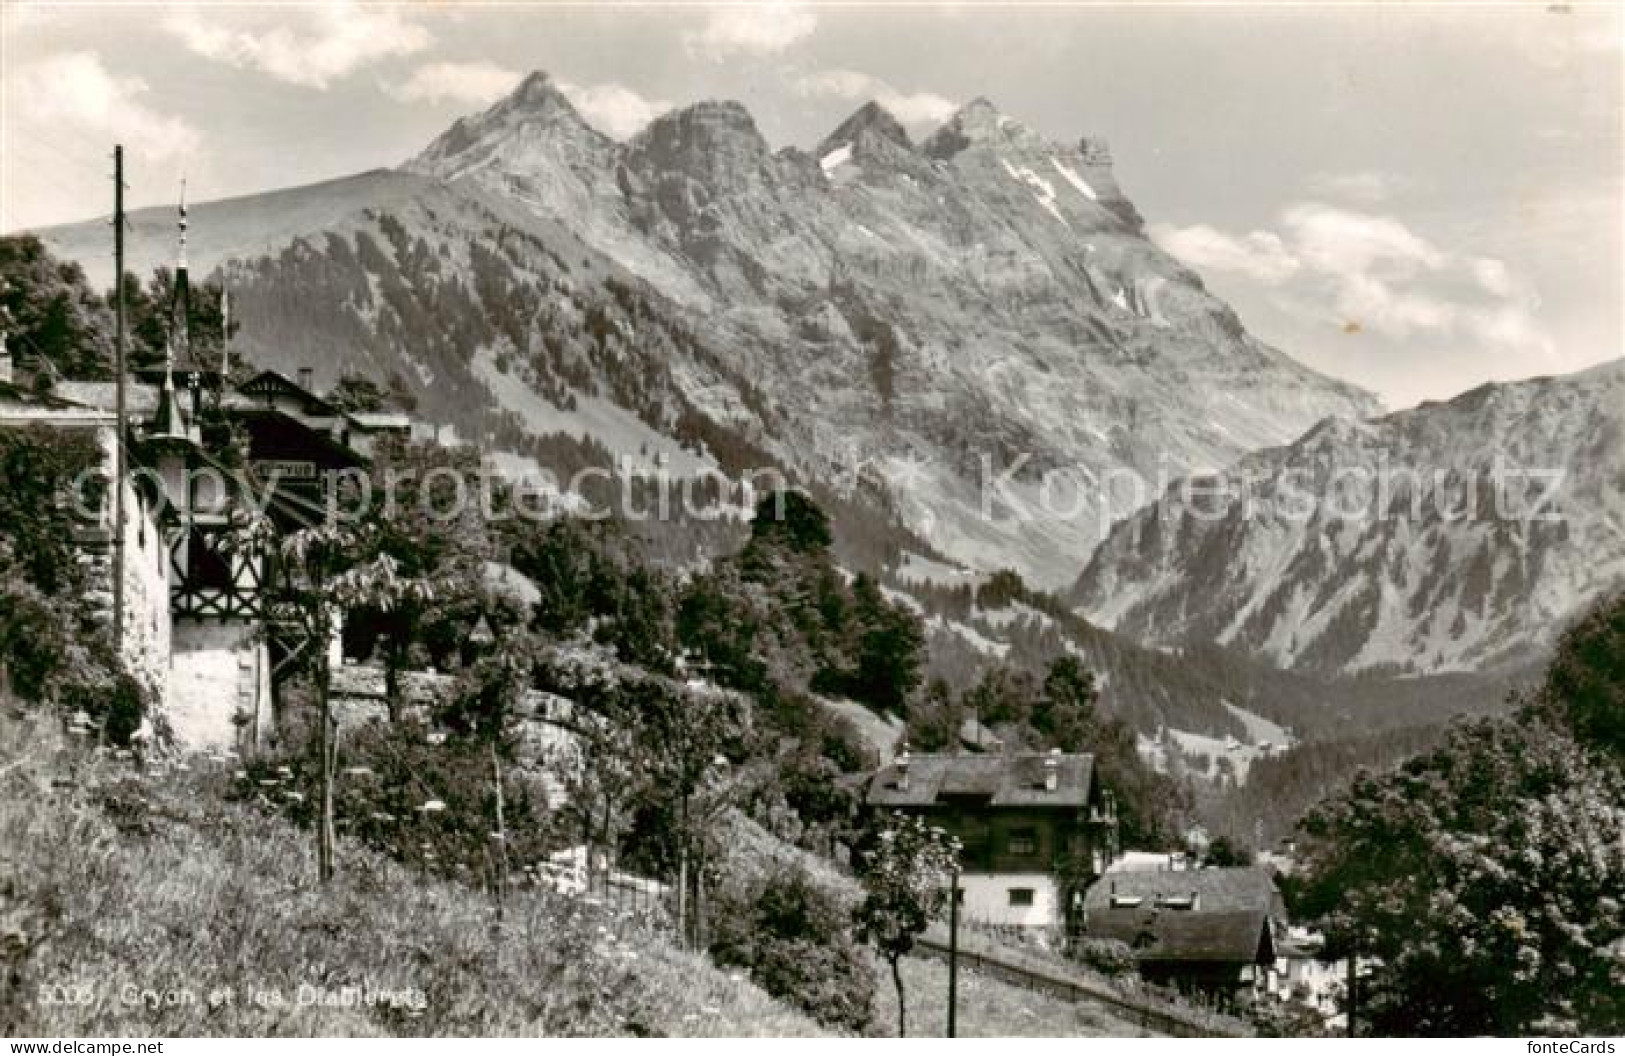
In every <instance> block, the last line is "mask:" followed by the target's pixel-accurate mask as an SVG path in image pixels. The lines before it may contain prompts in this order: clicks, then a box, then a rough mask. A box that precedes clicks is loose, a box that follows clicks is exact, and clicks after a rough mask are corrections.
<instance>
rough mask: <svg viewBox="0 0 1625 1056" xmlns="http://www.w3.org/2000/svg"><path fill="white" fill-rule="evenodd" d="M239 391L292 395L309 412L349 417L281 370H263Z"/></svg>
mask: <svg viewBox="0 0 1625 1056" xmlns="http://www.w3.org/2000/svg"><path fill="white" fill-rule="evenodd" d="M237 391H238V392H239V393H242V394H243V395H245V396H292V397H294V398H296V399H298V400H299V401H301V402H302V403H303V404H304V408H305V412H306V413H307V414H319V415H323V416H326V417H330V418H347V417H349V416H348V415H346V414H345V413H344V412H343V411H341V410H339V409H338V408H337V407H335V406H333V405H332V404H331V403H328V402H327V401H326V400H324V399H322V398H321V397H320V396H318V395H316V394H315V393H314V392H311V391H310V390H309V389H307V388H305V387H304V386H303V385H300V384H299V383H298V382H296V381H294V380H293V379H292V378H290V377H288V376H287V375H286V374H283V373H281V372H280V371H275V370H262V371H260V372H259V373H258V374H256V375H254V376H253V377H252V378H249V379H248V380H247V381H245V382H243V383H242V384H241V385H239V386H237Z"/></svg>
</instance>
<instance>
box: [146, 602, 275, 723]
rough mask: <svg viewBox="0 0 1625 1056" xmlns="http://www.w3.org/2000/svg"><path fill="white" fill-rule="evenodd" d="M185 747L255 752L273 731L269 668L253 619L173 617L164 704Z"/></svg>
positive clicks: (265, 652)
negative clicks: (251, 620)
mask: <svg viewBox="0 0 1625 1056" xmlns="http://www.w3.org/2000/svg"><path fill="white" fill-rule="evenodd" d="M165 710H166V715H167V718H168V721H169V726H170V730H171V731H172V732H173V734H174V737H175V742H176V744H177V745H178V746H179V747H180V748H182V749H184V750H186V751H226V750H234V751H240V752H245V753H248V752H252V751H254V750H255V749H256V748H258V747H260V746H261V745H263V744H264V743H265V739H266V737H267V736H268V735H269V734H270V732H271V724H272V713H271V669H270V658H269V656H268V655H267V650H266V647H265V645H264V643H263V642H261V641H260V640H259V639H258V637H257V635H256V634H255V628H254V625H253V624H252V623H249V622H246V621H241V620H192V619H181V620H177V621H175V627H174V635H173V651H172V654H171V661H170V675H169V702H168V707H167V708H166V709H165Z"/></svg>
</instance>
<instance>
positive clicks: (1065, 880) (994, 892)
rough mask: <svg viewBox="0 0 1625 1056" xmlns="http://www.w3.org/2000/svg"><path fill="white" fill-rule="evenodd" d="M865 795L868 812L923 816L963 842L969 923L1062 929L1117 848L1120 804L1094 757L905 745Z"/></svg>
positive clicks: (964, 909) (964, 898)
mask: <svg viewBox="0 0 1625 1056" xmlns="http://www.w3.org/2000/svg"><path fill="white" fill-rule="evenodd" d="M864 801H865V804H866V807H867V809H868V810H870V811H894V810H895V811H902V812H904V813H908V814H915V815H918V816H920V817H923V818H925V819H927V820H928V821H929V822H930V823H931V824H933V825H936V826H938V827H940V828H942V829H943V830H945V831H946V832H948V833H949V834H950V835H952V836H955V837H957V838H958V839H959V841H960V844H961V845H962V848H963V849H962V851H961V854H960V867H961V871H960V891H961V903H962V908H961V913H962V916H963V917H964V919H965V920H967V921H973V922H979V923H987V924H995V925H1004V926H1016V927H1023V928H1033V929H1051V928H1060V927H1063V926H1064V925H1065V924H1066V923H1067V920H1068V918H1069V917H1070V916H1071V915H1072V914H1073V912H1074V908H1075V907H1074V903H1075V902H1076V903H1077V905H1078V906H1079V907H1081V898H1082V892H1083V887H1084V886H1085V885H1086V884H1087V883H1088V881H1089V880H1092V879H1093V878H1094V877H1095V876H1098V875H1099V874H1100V873H1101V872H1102V871H1104V870H1105V868H1106V865H1107V864H1108V863H1109V862H1110V860H1111V857H1112V854H1113V853H1114V851H1115V847H1116V839H1117V816H1116V809H1115V805H1114V804H1113V801H1112V797H1111V795H1110V793H1108V792H1107V791H1106V790H1104V789H1103V788H1102V787H1101V786H1100V783H1099V779H1098V775H1097V774H1096V771H1095V760H1094V757H1093V756H1091V755H1087V754H1080V753H1063V752H1060V751H1058V750H1057V751H1052V752H1046V753H1040V752H1028V753H1011V754H1001V755H993V754H968V755H912V754H910V753H909V752H908V751H907V750H906V749H905V751H904V752H903V753H902V754H900V755H899V756H898V757H897V758H896V759H894V760H892V762H891V763H890V764H889V765H887V766H885V767H882V768H881V769H880V770H879V771H878V772H877V773H876V774H875V775H874V776H873V777H872V778H871V779H870V780H869V784H868V788H867V790H866V792H865V800H864ZM1074 896H1076V899H1075V898H1074Z"/></svg>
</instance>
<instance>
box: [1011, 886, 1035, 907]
mask: <svg viewBox="0 0 1625 1056" xmlns="http://www.w3.org/2000/svg"><path fill="white" fill-rule="evenodd" d="M1010 904H1011V905H1012V906H1030V905H1032V904H1033V889H1032V888H1030V887H1012V888H1011V889H1010Z"/></svg>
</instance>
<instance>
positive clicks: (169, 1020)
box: [0, 706, 825, 1037]
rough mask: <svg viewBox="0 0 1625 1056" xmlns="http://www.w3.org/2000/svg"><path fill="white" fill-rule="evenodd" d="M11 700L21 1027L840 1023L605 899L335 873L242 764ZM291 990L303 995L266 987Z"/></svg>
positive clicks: (11, 997) (83, 1030)
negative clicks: (325, 879)
mask: <svg viewBox="0 0 1625 1056" xmlns="http://www.w3.org/2000/svg"><path fill="white" fill-rule="evenodd" d="M5 711H6V714H4V715H3V716H0V782H3V787H4V793H3V795H0V847H3V848H4V852H3V856H0V957H3V959H4V965H3V968H4V971H3V973H0V1028H3V1031H4V1033H5V1034H7V1035H9V1036H12V1037H16V1036H51V1035H68V1036H71V1035H80V1036H84V1035H121V1036H153V1035H167V1036H209V1035H248V1036H260V1035H278V1036H281V1035H317V1034H320V1035H420V1034H425V1033H432V1034H446V1035H488V1036H498V1035H509V1036H511V1035H534V1034H555V1035H557V1034H564V1035H639V1034H666V1035H682V1034H687V1035H732V1036H753V1035H775V1036H778V1035H803V1036H804V1035H818V1034H823V1033H825V1032H824V1031H823V1030H822V1029H821V1028H820V1027H819V1026H818V1025H817V1024H816V1023H814V1022H812V1021H811V1020H809V1019H807V1018H805V1017H803V1016H801V1015H799V1014H797V1013H794V1012H792V1011H789V1010H788V1009H786V1008H785V1007H784V1006H782V1005H780V1004H778V1003H776V1002H774V1001H773V1000H772V999H770V998H769V997H767V996H766V995H765V994H763V993H762V992H761V991H760V990H758V989H757V988H756V987H754V986H752V985H751V984H750V983H748V982H746V981H744V980H743V979H742V978H740V977H739V976H738V975H737V974H727V973H723V972H720V971H718V970H717V969H715V968H714V967H713V966H712V965H711V964H710V962H709V961H707V960H706V959H705V958H703V957H700V956H697V955H692V954H687V953H683V952H680V951H678V950H676V949H674V948H672V947H671V946H670V945H669V944H668V943H667V942H666V940H665V938H664V937H663V936H661V935H659V934H655V933H651V932H649V931H646V930H643V929H641V928H639V927H638V926H637V925H636V924H635V923H633V922H631V921H622V920H617V919H614V918H613V917H612V916H610V915H609V914H608V913H607V912H605V911H601V910H599V909H597V908H595V907H593V906H591V905H587V904H583V903H580V902H573V901H570V900H565V899H562V898H558V897H555V896H552V895H549V894H545V893H540V892H529V891H527V892H521V893H516V894H515V895H513V896H512V897H511V898H510V900H509V902H508V905H507V912H506V916H505V919H504V920H503V921H501V923H500V924H499V923H498V922H497V920H496V918H495V915H494V913H493V911H492V909H491V903H490V901H489V900H488V899H487V898H484V897H482V896H481V895H479V894H478V893H477V892H474V891H471V890H469V889H466V888H461V887H457V886H453V885H448V884H445V883H440V882H437V881H432V880H429V879H426V878H425V877H423V876H421V875H417V874H414V873H411V872H409V871H407V870H405V869H403V868H401V867H399V866H397V865H395V864H393V863H391V862H388V861H385V860H383V859H381V858H379V857H377V856H375V855H370V854H366V853H363V852H361V851H358V850H354V849H351V848H348V847H341V862H340V864H341V871H340V873H339V876H338V878H337V880H336V881H335V882H334V884H333V885H332V886H331V888H329V889H328V890H321V889H319V888H318V887H317V886H316V885H315V883H314V877H315V875H316V869H315V863H314V860H313V856H312V853H311V847H310V841H309V840H308V839H307V838H306V837H305V836H304V835H303V834H302V833H300V832H299V831H298V830H296V829H293V828H291V827H290V826H288V825H287V824H286V823H285V822H283V821H280V820H278V819H276V818H273V817H269V816H267V815H265V814H262V813H259V812H257V811H255V810H254V809H252V808H250V807H246V806H240V805H235V804H231V803H227V802H226V801H225V800H224V798H223V797H222V795H221V794H220V790H221V786H222V785H223V784H224V782H226V781H227V780H229V779H230V775H229V773H228V772H225V771H224V770H223V769H219V768H216V767H213V766H210V765H209V764H203V763H194V764H192V766H191V768H190V769H180V768H174V769H158V768H152V769H149V770H147V771H146V772H144V773H138V772H135V771H134V770H133V769H132V767H131V766H130V765H129V764H128V763H122V762H119V761H116V760H111V759H108V758H106V757H96V756H94V755H92V754H91V753H90V752H89V751H88V750H87V749H84V748H80V747H76V746H74V745H71V744H68V743H66V742H65V741H64V738H63V736H62V735H61V734H60V733H58V732H57V730H56V728H55V725H54V723H48V722H46V721H43V720H40V719H32V718H24V717H20V716H19V714H18V712H17V709H16V708H15V707H11V706H8V707H6V709H5ZM302 987H303V988H304V989H303V990H301V988H302ZM345 988H364V989H365V990H366V991H368V992H370V995H371V996H373V997H374V998H382V1000H378V1001H375V1002H374V1003H371V1004H367V1003H364V1001H363V1002H356V1001H354V1000H351V1001H349V1002H348V1004H347V1005H346V1004H345V1003H343V1002H344V1001H345V998H346V997H347V996H351V995H353V993H354V992H353V991H352V992H351V995H347V994H346V991H345ZM318 991H320V992H325V993H327V994H329V995H335V996H336V997H337V998H338V1000H339V1001H340V1002H341V1003H340V1004H339V1005H338V1006H337V1007H327V1006H324V1005H323V1004H321V1003H311V1002H310V1001H309V1000H308V999H309V998H310V997H312V996H313V995H315V994H316V993H317V992H318ZM226 993H230V994H232V995H233V1000H230V1001H225V1000H221V999H219V998H218V997H217V999H216V1000H215V1001H214V1002H213V1003H211V1001H210V996H211V994H216V995H223V994H226ZM272 993H280V994H281V995H282V996H283V997H284V998H285V1004H281V1005H278V1004H276V1003H274V1002H272V1001H270V1000H263V1001H259V1002H256V1001H255V1000H254V996H255V995H256V994H259V995H269V994H272ZM173 995H190V996H191V998H192V1000H186V999H185V997H184V996H182V997H181V998H180V999H179V1000H177V999H176V998H175V997H174V996H173ZM301 996H303V997H304V998H306V1000H305V1001H304V1002H303V1003H302V1002H301ZM42 998H43V1000H42ZM52 998H58V999H66V1000H63V1001H61V1002H60V1003H52V1002H51V999H52ZM81 998H86V999H88V1003H79V1001H80V999H81ZM68 1002H73V1003H68ZM413 1006H418V1007H413Z"/></svg>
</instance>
